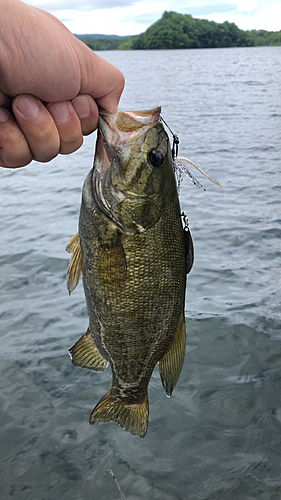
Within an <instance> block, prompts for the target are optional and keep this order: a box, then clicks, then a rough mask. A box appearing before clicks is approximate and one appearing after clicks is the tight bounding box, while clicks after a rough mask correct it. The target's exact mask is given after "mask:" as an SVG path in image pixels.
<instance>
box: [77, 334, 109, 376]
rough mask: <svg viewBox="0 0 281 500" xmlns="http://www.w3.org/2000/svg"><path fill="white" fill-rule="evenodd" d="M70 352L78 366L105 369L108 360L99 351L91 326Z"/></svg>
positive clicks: (98, 370)
mask: <svg viewBox="0 0 281 500" xmlns="http://www.w3.org/2000/svg"><path fill="white" fill-rule="evenodd" d="M68 354H69V355H70V357H71V361H72V363H73V364H74V365H76V366H82V367H83V368H89V370H94V371H96V372H100V371H103V370H104V369H105V368H106V367H107V365H108V361H107V360H106V359H105V358H104V357H103V356H102V355H101V353H100V352H99V350H98V348H97V346H96V344H95V342H94V340H93V339H92V336H91V332H90V328H88V330H87V332H86V333H85V334H84V335H82V337H81V338H80V339H79V340H78V341H77V342H76V344H74V346H73V347H71V349H69V351H68Z"/></svg>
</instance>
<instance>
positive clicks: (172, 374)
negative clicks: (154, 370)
mask: <svg viewBox="0 0 281 500" xmlns="http://www.w3.org/2000/svg"><path fill="white" fill-rule="evenodd" d="M185 347H186V334H185V317H184V314H182V316H181V318H180V320H179V323H178V326H177V330H176V333H175V336H174V338H173V340H172V342H171V344H170V346H169V347H168V349H167V351H166V353H165V354H164V356H163V357H162V358H161V359H160V361H159V371H160V376H161V380H162V384H163V387H164V389H165V391H166V393H167V395H168V396H171V394H172V392H173V389H174V387H175V385H176V383H177V381H178V379H179V376H180V373H181V369H182V365H183V361H184V356H185Z"/></svg>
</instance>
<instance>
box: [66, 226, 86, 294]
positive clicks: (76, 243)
mask: <svg viewBox="0 0 281 500" xmlns="http://www.w3.org/2000/svg"><path fill="white" fill-rule="evenodd" d="M66 251H67V252H69V253H72V255H71V258H70V261H69V265H68V269H67V278H66V284H67V290H68V292H69V295H70V294H71V292H73V290H74V289H75V288H76V287H77V285H78V283H79V280H80V278H81V276H82V248H81V241H80V237H79V234H78V233H76V234H75V235H74V236H72V238H71V239H70V240H69V242H68V244H67V246H66Z"/></svg>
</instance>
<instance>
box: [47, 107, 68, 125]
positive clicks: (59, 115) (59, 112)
mask: <svg viewBox="0 0 281 500" xmlns="http://www.w3.org/2000/svg"><path fill="white" fill-rule="evenodd" d="M48 110H49V112H50V113H51V115H52V117H53V118H54V120H55V122H57V123H62V122H65V121H66V120H67V119H68V117H69V107H68V103H67V102H52V104H50V106H48Z"/></svg>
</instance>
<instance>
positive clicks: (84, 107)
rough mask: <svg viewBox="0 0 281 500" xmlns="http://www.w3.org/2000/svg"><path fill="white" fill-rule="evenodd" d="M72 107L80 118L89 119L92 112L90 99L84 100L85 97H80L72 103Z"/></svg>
mask: <svg viewBox="0 0 281 500" xmlns="http://www.w3.org/2000/svg"><path fill="white" fill-rule="evenodd" d="M72 105H73V107H74V109H75V112H76V114H77V116H78V117H79V118H87V116H89V114H90V111H91V106H90V103H89V101H88V99H84V98H83V97H79V98H77V99H74V100H73V101H72Z"/></svg>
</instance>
